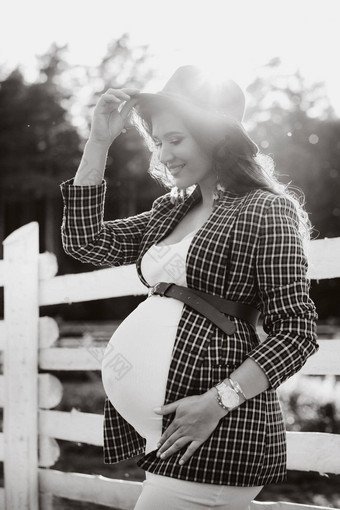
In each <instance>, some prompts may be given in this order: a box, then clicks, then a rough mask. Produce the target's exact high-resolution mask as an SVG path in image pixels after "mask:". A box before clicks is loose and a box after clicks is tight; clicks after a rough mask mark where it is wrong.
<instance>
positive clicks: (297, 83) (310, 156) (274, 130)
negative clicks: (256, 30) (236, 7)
mask: <svg viewBox="0 0 340 510" xmlns="http://www.w3.org/2000/svg"><path fill="white" fill-rule="evenodd" d="M247 92H248V94H249V106H248V110H247V116H246V118H245V122H246V123H247V124H248V126H249V131H250V134H251V136H252V137H253V138H254V140H255V141H256V142H257V144H258V145H259V148H260V149H261V151H262V152H264V153H267V154H270V155H271V156H272V157H273V158H274V161H275V165H276V170H277V174H278V175H279V177H280V181H281V182H284V183H286V184H288V183H291V186H293V187H298V188H300V189H301V190H302V192H303V194H304V196H305V207H306V210H307V212H308V213H309V216H310V219H311V222H312V224H313V227H314V232H313V233H312V238H314V239H316V238H324V237H337V236H340V205H339V190H340V142H339V139H340V138H339V135H340V121H339V119H338V118H337V117H336V115H335V113H334V110H333V108H332V106H331V104H330V102H329V99H328V97H327V95H326V93H325V88H324V84H322V83H315V84H307V83H306V81H305V79H304V78H303V77H302V75H301V73H300V72H299V71H297V72H296V73H295V74H294V75H291V74H287V73H285V72H284V71H283V70H282V68H281V62H280V60H279V59H273V60H272V61H270V62H269V63H268V64H267V65H266V66H264V67H263V68H262V69H260V71H259V75H258V76H257V77H256V79H255V80H254V82H253V83H251V85H250V86H249V87H248V89H247ZM293 189H294V188H293ZM312 290H313V294H314V297H315V301H316V302H317V308H318V312H319V315H320V318H325V317H327V316H331V315H333V316H335V317H336V316H338V315H339V312H338V307H337V306H336V303H337V301H338V297H337V294H339V292H340V284H339V283H338V282H335V281H334V280H331V281H327V280H326V281H324V282H322V284H320V285H319V286H315V285H314V286H313V288H312ZM325 296H326V298H325Z"/></svg>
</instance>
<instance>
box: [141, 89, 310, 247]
mask: <svg viewBox="0 0 340 510" xmlns="http://www.w3.org/2000/svg"><path fill="white" fill-rule="evenodd" d="M159 109H162V110H164V109H167V110H168V111H169V112H171V113H172V114H176V115H178V116H179V117H180V118H181V120H182V121H183V123H184V125H185V126H186V128H187V129H188V131H189V133H190V134H191V135H192V137H193V138H194V139H195V140H196V141H197V142H198V143H199V145H200V146H201V147H203V148H204V149H205V150H207V151H209V154H211V155H212V157H213V167H214V168H213V171H214V172H215V175H216V179H217V182H219V183H220V184H221V185H222V186H224V187H225V188H226V189H227V190H230V191H232V192H234V193H237V194H240V195H243V194H245V193H248V192H249V191H252V190H256V189H263V190H266V191H269V192H271V193H274V194H275V195H278V196H286V197H287V198H289V200H291V201H292V203H293V204H294V206H295V208H296V211H297V214H298V217H299V231H300V234H301V237H302V240H303V242H304V247H305V250H307V249H308V241H309V240H310V239H311V233H312V231H313V227H312V224H311V222H310V220H309V217H308V214H307V212H306V210H305V208H304V205H305V196H304V193H303V191H302V190H301V189H300V188H298V187H297V186H291V183H288V184H283V183H281V182H280V181H279V180H278V177H277V175H276V169H275V163H274V161H273V159H272V158H271V157H270V156H268V155H265V154H262V153H261V152H260V151H259V148H258V146H257V144H256V143H255V142H254V141H253V140H252V139H251V138H250V136H249V135H248V133H247V132H246V131H245V129H244V127H243V126H242V124H241V123H239V122H238V121H237V120H236V119H233V118H231V117H227V116H223V117H222V116H220V117H217V116H216V117H214V118H211V119H210V117H209V116H207V117H202V115H201V116H200V117H199V118H198V117H197V116H196V115H195V112H194V111H193V110H190V111H189V112H188V111H186V110H185V109H183V108H182V107H180V106H178V105H176V103H172V102H169V100H165V101H164V98H157V99H153V100H151V101H150V99H149V98H147V99H139V101H138V103H137V104H136V105H135V107H134V109H133V112H132V116H131V120H132V124H133V125H134V126H135V127H136V128H137V130H138V131H139V133H140V134H141V135H142V137H143V138H144V141H145V143H146V145H147V147H148V149H149V150H150V152H151V159H150V165H149V169H148V172H149V174H150V175H151V177H152V178H154V179H155V180H157V181H158V182H159V183H160V184H161V185H162V186H164V187H165V188H167V189H170V190H173V188H174V187H175V182H174V179H173V177H172V175H171V173H170V172H169V170H168V169H167V167H166V166H165V165H164V164H163V163H161V161H159V159H158V155H157V154H158V151H157V147H156V146H155V144H154V141H153V139H152V115H153V114H154V113H155V112H157V111H159ZM202 120H204V122H202ZM202 125H203V127H202ZM193 188H194V186H190V187H189V188H186V189H185V190H184V195H183V194H182V197H183V196H185V195H186V194H187V193H190V192H191V191H192V189H193Z"/></svg>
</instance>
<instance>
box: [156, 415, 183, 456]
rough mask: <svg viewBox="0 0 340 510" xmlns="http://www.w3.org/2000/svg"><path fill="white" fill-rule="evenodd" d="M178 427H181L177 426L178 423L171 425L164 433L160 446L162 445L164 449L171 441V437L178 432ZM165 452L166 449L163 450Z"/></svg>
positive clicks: (159, 442)
mask: <svg viewBox="0 0 340 510" xmlns="http://www.w3.org/2000/svg"><path fill="white" fill-rule="evenodd" d="M178 427H179V426H178V425H177V423H176V422H175V421H173V422H172V423H170V425H169V427H168V428H167V429H166V430H165V431H164V433H163V435H162V437H161V438H160V440H159V441H158V444H160V445H161V447H162V448H163V446H164V444H165V442H166V441H167V440H168V439H169V437H171V436H172V435H173V434H174V433H175V432H176V430H177V429H178ZM163 450H164V448H163Z"/></svg>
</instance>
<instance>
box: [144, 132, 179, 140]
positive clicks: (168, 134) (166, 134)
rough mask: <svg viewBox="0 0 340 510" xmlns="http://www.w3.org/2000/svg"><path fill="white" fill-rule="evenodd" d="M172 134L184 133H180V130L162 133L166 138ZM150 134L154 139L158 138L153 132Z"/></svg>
mask: <svg viewBox="0 0 340 510" xmlns="http://www.w3.org/2000/svg"><path fill="white" fill-rule="evenodd" d="M172 135H184V133H182V132H181V131H169V132H168V133H165V134H164V138H166V137H167V136H172ZM151 136H152V138H153V139H154V140H159V138H158V137H157V136H155V135H153V134H152V135H151Z"/></svg>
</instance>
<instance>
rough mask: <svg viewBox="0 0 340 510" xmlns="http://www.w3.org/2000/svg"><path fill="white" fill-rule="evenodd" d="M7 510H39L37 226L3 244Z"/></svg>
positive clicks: (27, 226) (30, 227) (21, 232)
mask: <svg viewBox="0 0 340 510" xmlns="http://www.w3.org/2000/svg"><path fill="white" fill-rule="evenodd" d="M3 245H4V261H5V305H4V314H5V334H6V348H5V356H4V358H5V359H4V374H5V377H4V379H5V406H4V478H5V508H6V510H38V508H39V506H38V505H39V504H38V501H39V498H38V321H39V301H38V290H39V280H38V278H39V272H38V260H39V225H38V223H37V222H32V223H29V224H28V225H25V226H23V227H21V228H19V229H18V230H16V231H14V232H13V233H12V234H10V235H9V236H8V237H7V238H6V239H5V241H4V243H3Z"/></svg>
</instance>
